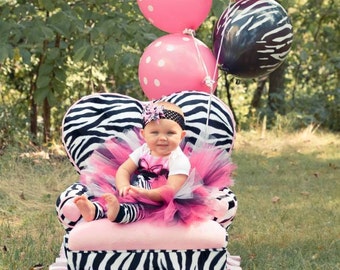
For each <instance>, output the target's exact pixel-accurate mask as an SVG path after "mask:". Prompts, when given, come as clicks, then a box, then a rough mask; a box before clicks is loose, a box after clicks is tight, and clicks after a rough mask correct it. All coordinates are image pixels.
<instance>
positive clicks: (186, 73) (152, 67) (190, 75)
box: [138, 34, 217, 100]
mask: <svg viewBox="0 0 340 270" xmlns="http://www.w3.org/2000/svg"><path fill="white" fill-rule="evenodd" d="M216 64H217V61H216V58H215V56H214V55H213V53H212V51H211V50H210V49H209V48H208V47H207V46H206V45H205V44H204V43H203V42H202V41H200V40H198V39H197V38H194V37H192V36H190V35H185V34H168V35H165V36H162V37H160V38H158V39H156V40H155V41H154V42H152V43H151V44H150V45H149V46H148V47H147V48H146V49H145V51H144V53H143V55H142V57H141V59H140V62H139V69H138V77H139V82H140V85H141V87H142V89H143V91H144V93H145V95H146V96H147V97H148V98H149V99H150V100H151V99H158V98H161V97H162V96H165V95H169V94H172V93H177V92H181V91H185V90H195V91H202V92H207V93H211V92H214V91H215V89H216V79H217V74H215V73H216V71H215V70H216Z"/></svg>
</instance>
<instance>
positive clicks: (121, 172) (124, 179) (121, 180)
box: [116, 158, 137, 197]
mask: <svg viewBox="0 0 340 270" xmlns="http://www.w3.org/2000/svg"><path fill="white" fill-rule="evenodd" d="M136 169H137V165H136V164H135V163H134V162H133V161H132V159H131V158H128V159H127V160H126V161H125V162H124V163H123V164H122V165H120V167H119V168H118V170H117V173H116V187H117V189H118V192H119V195H120V196H123V197H124V196H126V195H127V194H128V192H129V190H130V188H131V186H130V179H131V175H132V174H133V173H134V172H135V171H136Z"/></svg>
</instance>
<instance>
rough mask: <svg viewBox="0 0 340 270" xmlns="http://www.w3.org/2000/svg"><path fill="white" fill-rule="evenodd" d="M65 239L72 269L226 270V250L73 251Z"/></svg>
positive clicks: (69, 266) (69, 269) (68, 265)
mask: <svg viewBox="0 0 340 270" xmlns="http://www.w3.org/2000/svg"><path fill="white" fill-rule="evenodd" d="M67 241H68V239H67V236H66V237H65V239H64V246H65V254H66V257H67V261H68V264H67V267H68V268H67V269H68V270H79V269H82V270H87V269H89V270H90V269H91V270H179V269H183V270H184V269H186V270H189V269H193V270H207V269H214V270H225V269H227V251H226V248H210V249H189V250H120V251H119V250H114V251H107V250H102V251H72V250H70V249H68V247H67Z"/></svg>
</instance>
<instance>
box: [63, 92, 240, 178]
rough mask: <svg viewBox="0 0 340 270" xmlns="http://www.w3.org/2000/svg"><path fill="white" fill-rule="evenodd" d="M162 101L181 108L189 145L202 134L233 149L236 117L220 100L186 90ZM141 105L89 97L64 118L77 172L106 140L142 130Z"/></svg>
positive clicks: (110, 95) (111, 96) (102, 96)
mask: <svg viewBox="0 0 340 270" xmlns="http://www.w3.org/2000/svg"><path fill="white" fill-rule="evenodd" d="M163 100H166V101H170V102H172V103H175V104H176V105H178V106H180V107H181V108H182V110H183V112H184V115H185V119H186V127H187V136H186V138H185V142H186V143H190V144H192V145H195V143H196V142H197V140H198V138H199V137H200V136H202V135H203V136H205V137H206V140H207V141H209V142H210V143H213V144H215V145H216V146H217V147H220V148H222V149H224V150H225V151H227V152H229V151H230V150H231V148H232V145H233V140H234V132H235V123H234V118H233V116H232V113H231V112H230V110H229V108H228V107H227V106H226V105H225V104H224V103H223V102H222V101H221V100H220V99H218V98H217V97H215V96H210V95H209V94H206V93H203V92H197V91H184V92H181V93H176V94H172V95H170V96H167V97H165V98H163ZM142 104H143V102H140V101H138V100H136V99H133V98H131V97H128V96H124V95H120V94H114V93H105V94H95V95H90V96H86V97H84V98H82V99H80V100H79V101H78V102H76V103H75V104H74V105H73V106H71V108H70V109H69V110H68V111H67V113H66V114H65V117H64V119H63V125H62V141H63V144H64V146H65V149H66V151H67V153H68V156H69V158H70V160H71V162H72V163H73V165H74V166H75V168H76V170H77V171H78V172H80V170H82V169H84V168H85V167H86V162H87V158H88V157H89V156H90V154H91V153H92V152H93V150H94V149H96V148H97V147H98V146H99V145H100V144H101V143H103V142H104V141H105V140H107V139H109V138H112V137H115V138H121V137H122V136H123V133H124V132H125V131H127V130H128V129H133V128H142V120H141V113H142ZM209 104H211V105H210V107H211V109H210V110H209Z"/></svg>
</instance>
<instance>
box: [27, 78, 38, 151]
mask: <svg viewBox="0 0 340 270" xmlns="http://www.w3.org/2000/svg"><path fill="white" fill-rule="evenodd" d="M35 89H36V85H35V82H34V81H33V80H32V81H31V87H30V96H29V101H30V132H31V136H32V140H31V141H32V143H33V144H34V145H37V143H38V142H37V136H38V107H37V104H36V103H35V101H34V93H35Z"/></svg>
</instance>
